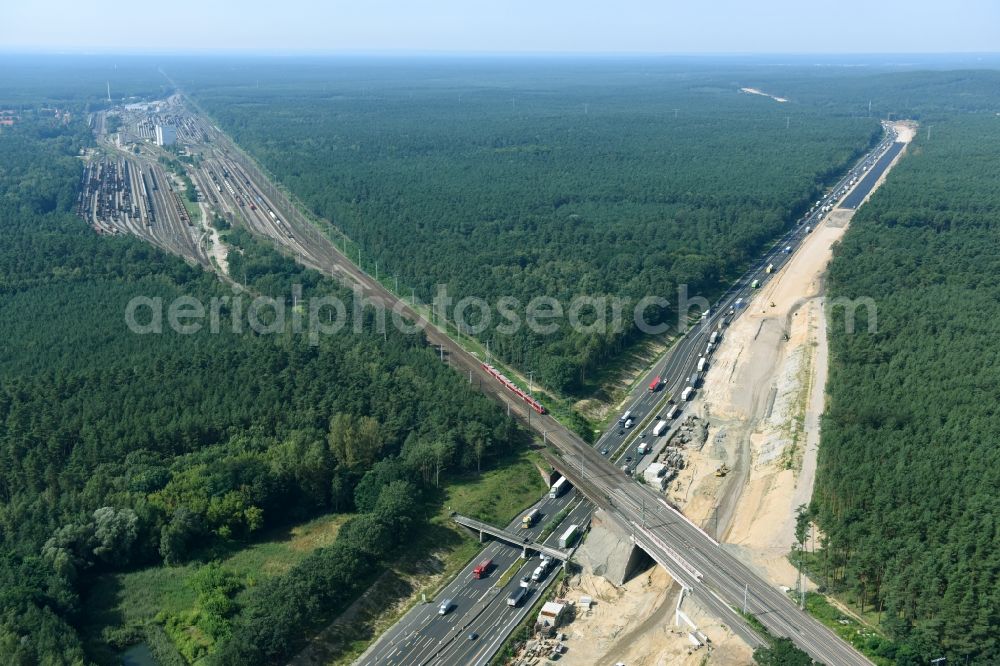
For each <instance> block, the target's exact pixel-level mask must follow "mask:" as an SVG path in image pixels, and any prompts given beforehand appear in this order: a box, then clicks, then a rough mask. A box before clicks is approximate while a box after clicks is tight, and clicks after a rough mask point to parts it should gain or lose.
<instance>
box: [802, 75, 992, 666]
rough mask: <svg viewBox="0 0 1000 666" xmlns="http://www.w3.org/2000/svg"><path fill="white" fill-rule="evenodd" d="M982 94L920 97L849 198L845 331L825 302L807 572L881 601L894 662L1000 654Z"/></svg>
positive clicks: (842, 275) (836, 265)
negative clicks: (910, 129)
mask: <svg viewBox="0 0 1000 666" xmlns="http://www.w3.org/2000/svg"><path fill="white" fill-rule="evenodd" d="M980 78H981V77H980ZM989 78H992V79H993V80H994V81H995V80H996V76H995V75H989ZM970 97H973V98H974V97H975V96H971V95H970ZM993 100H994V106H993V109H994V110H993V111H992V112H990V113H989V114H976V115H972V114H965V115H958V114H952V115H949V114H948V113H947V112H946V111H949V110H950V108H951V105H950V104H949V103H947V102H945V103H944V104H943V107H944V108H943V109H938V110H934V109H930V110H928V111H927V113H928V114H932V115H933V117H934V119H935V121H934V124H933V127H932V128H927V127H924V128H923V129H922V131H921V133H920V135H919V137H918V139H917V141H916V142H915V144H913V145H912V146H911V148H910V152H909V154H908V155H907V156H906V157H905V159H904V160H903V161H902V162H901V163H900V164H899V166H898V167H897V168H896V169H895V170H894V171H893V173H892V177H891V178H889V180H888V181H887V182H886V184H885V185H884V186H883V187H882V189H880V190H879V191H878V192H877V194H876V195H875V196H874V198H873V199H872V200H871V202H870V203H868V204H867V205H866V206H864V207H863V208H862V209H861V210H860V211H859V213H858V214H857V215H856V217H855V218H854V221H853V223H852V226H851V229H850V230H849V231H848V233H847V234H846V236H845V237H844V239H843V242H842V244H841V246H840V247H839V248H838V250H837V252H836V254H835V258H834V261H833V264H832V268H831V272H830V295H831V297H834V298H837V297H847V298H850V299H861V298H870V299H873V300H874V303H875V305H876V309H875V311H874V312H869V311H868V309H867V308H865V307H860V308H858V310H857V314H858V321H857V322H856V328H855V330H854V332H848V331H847V329H846V328H845V316H846V311H845V310H844V309H841V308H837V309H835V310H834V311H833V312H834V318H833V320H832V321H831V329H830V331H831V359H832V360H831V374H830V379H829V383H828V387H829V392H830V396H831V397H830V403H829V409H828V411H827V413H826V415H825V417H824V420H823V438H822V443H821V446H820V448H819V469H818V474H817V481H816V489H815V496H814V507H813V512H814V514H815V516H816V518H817V521H818V523H819V526H820V528H821V529H822V531H823V533H824V535H825V537H824V546H825V547H824V548H823V550H822V552H821V553H819V554H818V555H817V557H816V558H815V561H814V562H813V564H812V568H814V569H815V571H814V572H811V573H814V574H815V575H817V576H818V577H819V578H820V579H821V580H825V581H826V582H827V584H828V585H829V586H830V587H831V588H832V589H834V590H840V591H843V592H845V593H846V594H847V595H848V596H849V597H850V598H851V599H853V600H854V601H855V602H856V603H857V604H858V605H859V606H860V607H861V608H862V609H863V610H865V611H868V610H872V611H874V612H875V615H876V617H880V618H881V622H882V625H883V627H884V628H885V629H886V630H887V631H888V632H889V634H890V635H891V636H892V637H893V638H895V639H897V642H898V645H897V646H895V647H891V648H889V647H888V646H887V648H888V649H889V652H888V653H887V655H886V656H889V657H891V658H893V659H894V660H895V662H896V663H900V664H925V663H928V660H929V659H930V658H934V657H939V656H946V657H947V658H948V663H957V664H965V663H970V664H996V663H998V662H1000V643H998V636H1000V615H998V613H1000V610H998V609H1000V579H998V577H1000V548H998V543H1000V541H998V534H997V516H998V515H1000V447H998V442H1000V412H998V410H997V404H998V402H1000V354H998V350H997V346H996V340H997V339H998V337H1000V287H998V286H997V275H1000V262H998V260H997V257H998V256H1000V255H998V248H1000V190H998V188H997V183H1000V161H998V160H997V155H1000V116H998V114H997V113H996V110H998V109H1000V97H997V96H996V88H995V87H994V89H993ZM926 106H928V107H930V106H931V105H930V104H927V105H926ZM928 129H932V130H933V131H932V132H931V134H930V137H929V138H928ZM872 318H874V319H872ZM869 323H872V325H873V327H874V330H873V331H870V330H869V328H868V325H869Z"/></svg>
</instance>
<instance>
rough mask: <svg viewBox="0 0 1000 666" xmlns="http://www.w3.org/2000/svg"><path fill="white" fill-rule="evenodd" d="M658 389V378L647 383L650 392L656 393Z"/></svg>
mask: <svg viewBox="0 0 1000 666" xmlns="http://www.w3.org/2000/svg"><path fill="white" fill-rule="evenodd" d="M659 389H660V378H659V377H654V378H653V381H651V382H649V390H650V391H658V390H659Z"/></svg>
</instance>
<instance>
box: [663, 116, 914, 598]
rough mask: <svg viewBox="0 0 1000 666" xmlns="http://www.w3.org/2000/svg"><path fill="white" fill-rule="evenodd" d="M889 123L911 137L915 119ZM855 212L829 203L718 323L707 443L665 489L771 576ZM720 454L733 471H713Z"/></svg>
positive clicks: (782, 558) (817, 397)
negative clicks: (832, 280) (831, 278)
mask: <svg viewBox="0 0 1000 666" xmlns="http://www.w3.org/2000/svg"><path fill="white" fill-rule="evenodd" d="M896 128H897V131H898V132H899V140H900V141H904V142H909V141H910V140H912V138H913V136H914V132H915V127H914V126H913V125H911V124H902V123H900V124H898V125H897V126H896ZM901 156H902V154H901ZM898 159H899V158H897V160H898ZM886 173H888V171H887V172H886ZM884 179H885V175H883V177H882V178H881V179H880V180H879V182H878V184H877V185H876V188H877V187H878V186H879V185H881V183H882V182H884ZM853 215H854V211H851V210H844V209H834V210H833V211H831V213H830V214H829V215H827V217H826V218H825V219H824V220H823V222H822V223H821V224H820V225H818V226H817V228H816V229H815V230H814V231H813V232H812V233H811V234H809V237H808V238H807V240H805V241H804V242H803V244H802V247H801V248H800V249H799V250H798V251H797V252H796V254H795V255H794V257H792V259H791V261H790V262H789V263H788V264H787V265H786V266H785V267H784V268H783V269H782V270H781V271H780V272H779V273H778V275H777V276H776V277H775V278H774V279H773V280H771V281H769V282H768V283H767V284H766V285H765V286H764V288H763V289H761V291H760V292H759V293H758V294H757V295H756V296H755V298H754V299H753V300H752V301H751V302H750V304H749V305H748V306H747V312H746V313H745V314H744V315H743V316H741V317H739V318H738V319H737V320H736V321H735V322H734V323H733V325H732V327H731V328H730V329H729V330H728V331H727V332H726V334H725V337H724V338H723V342H722V343H721V345H720V347H719V350H718V352H717V353H716V355H715V357H714V359H713V363H712V367H711V369H710V371H709V372H708V373H707V375H706V378H705V390H704V391H703V392H702V396H703V398H702V402H701V404H700V405H699V407H700V410H701V413H702V415H703V416H705V417H707V419H708V422H709V439H708V444H706V446H705V448H704V449H703V451H702V452H701V454H700V456H698V458H699V459H697V460H694V459H693V460H692V463H694V464H692V465H690V466H689V468H688V469H687V470H685V471H684V474H683V475H681V477H680V478H679V479H678V481H677V482H675V485H674V487H673V488H672V491H673V492H672V494H673V499H674V500H675V501H678V502H680V503H682V505H684V507H685V513H686V514H687V515H688V516H689V517H690V518H691V519H692V520H695V521H696V522H699V523H700V524H702V525H703V526H704V527H705V529H706V530H708V531H709V532H710V533H713V534H717V535H718V536H719V537H720V539H721V540H724V541H725V542H727V543H729V544H731V545H732V546H733V548H734V550H735V551H736V552H737V553H738V554H739V555H741V556H742V558H743V559H744V560H745V561H746V562H747V563H748V564H750V565H752V566H753V567H754V568H756V569H757V570H758V571H759V572H760V573H762V574H763V575H765V576H766V577H767V578H768V579H769V580H771V581H772V582H773V583H775V584H776V585H787V586H789V587H793V586H794V585H795V581H796V574H795V571H794V569H793V568H792V566H791V565H790V564H789V563H788V561H787V559H786V555H787V553H788V551H789V550H790V548H791V545H792V542H793V541H794V526H795V510H796V508H797V507H798V506H800V505H802V504H808V502H809V501H810V498H811V497H812V489H813V482H814V480H815V474H816V451H817V448H818V446H819V438H820V416H821V415H822V412H823V407H824V402H825V387H826V377H827V364H828V358H827V354H828V347H827V330H826V313H825V311H824V300H823V298H822V295H823V278H824V276H825V274H826V269H827V266H828V264H829V262H830V259H831V257H832V250H833V246H834V244H835V243H837V242H838V241H839V240H840V239H841V238H842V237H843V235H844V232H845V231H846V230H847V227H848V225H849V223H850V221H851V218H852V217H853ZM723 462H725V463H726V464H727V465H728V466H729V467H730V468H731V470H732V471H731V472H730V473H729V474H728V475H727V476H726V477H724V478H719V477H717V476H715V470H716V468H717V467H718V465H719V464H721V463H723Z"/></svg>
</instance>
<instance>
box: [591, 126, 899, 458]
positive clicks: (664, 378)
mask: <svg viewBox="0 0 1000 666" xmlns="http://www.w3.org/2000/svg"><path fill="white" fill-rule="evenodd" d="M884 127H885V132H886V135H885V137H884V138H883V139H882V141H881V142H880V143H879V144H878V145H877V146H876V147H875V149H873V150H872V151H870V152H869V153H868V154H867V155H866V157H865V158H864V159H863V160H861V161H860V162H858V163H857V164H856V165H855V166H854V167H853V168H852V169H850V170H849V171H848V172H847V173H846V174H845V175H844V176H843V177H842V178H841V179H840V181H838V182H837V184H836V185H835V186H834V187H833V188H831V190H830V192H829V193H828V194H827V195H826V196H824V197H823V198H821V199H819V200H817V201H816V202H815V203H814V204H813V205H812V206H811V207H810V208H809V210H808V211H807V212H806V214H805V215H804V216H803V217H802V218H800V219H799V220H798V221H797V222H796V223H795V226H793V227H792V229H791V230H789V231H788V232H787V233H786V234H785V235H784V236H783V237H782V238H781V239H779V240H778V241H777V242H776V243H775V244H774V246H773V247H772V249H771V250H770V251H769V252H768V253H767V254H766V255H765V257H764V258H763V259H762V260H761V261H760V262H758V263H756V264H755V265H754V266H753V267H752V268H751V269H750V270H749V271H747V272H746V273H745V274H744V275H743V276H742V277H741V278H740V279H739V280H737V281H736V282H735V283H734V284H733V285H732V286H731V287H730V288H729V290H727V291H726V293H725V294H723V296H722V297H721V298H720V299H719V301H718V302H717V303H716V305H715V306H714V307H712V308H710V309H709V310H707V311H705V312H703V313H702V316H701V321H700V322H699V323H698V325H697V326H696V327H695V328H694V329H693V330H691V331H689V332H688V334H687V335H685V336H683V337H682V338H681V339H680V340H678V342H677V344H676V345H675V346H674V348H673V349H671V350H670V351H668V352H667V354H666V355H665V358H664V359H663V360H662V361H661V362H660V363H657V364H656V365H655V366H654V368H653V370H652V371H651V372H650V374H649V375H648V376H647V382H646V383H645V385H646V387H647V390H645V391H642V392H641V393H640V394H639V395H638V396H637V397H635V398H634V399H633V401H632V403H631V404H630V405H629V406H628V408H627V409H626V411H625V412H624V413H623V414H622V415H621V417H620V418H619V419H618V423H617V425H616V426H615V427H612V428H610V429H609V430H608V431H607V432H605V434H604V435H603V436H602V437H601V438H600V439H599V440H598V442H597V444H596V446H597V448H598V449H599V450H600V452H601V453H602V454H603V455H605V456H608V457H611V458H612V459H614V460H615V461H616V463H617V464H619V465H620V468H621V470H622V472H623V473H625V474H628V475H631V474H633V473H634V472H635V471H636V468H637V466H638V463H639V461H640V460H641V459H642V457H643V456H645V455H647V454H649V453H651V452H653V451H654V449H655V443H654V442H656V441H657V440H659V439H661V438H665V437H667V436H669V435H670V434H671V432H672V429H671V427H670V426H671V424H673V423H674V422H676V420H677V417H679V416H680V415H681V413H682V412H683V410H684V405H685V404H686V403H688V402H690V401H691V400H692V399H693V398H694V397H695V395H696V393H697V390H698V388H699V387H700V385H701V382H702V380H703V378H704V375H705V372H706V371H707V370H708V369H709V367H710V361H711V356H712V354H713V352H714V351H715V350H716V347H717V345H718V343H719V341H720V340H721V337H722V334H723V331H724V329H725V328H726V327H727V326H729V324H730V323H731V322H732V321H733V319H734V318H735V317H736V316H738V315H739V314H740V312H741V311H742V310H743V309H744V308H745V307H746V305H747V303H748V302H749V300H750V297H751V295H752V293H753V292H754V291H756V290H757V289H759V288H760V287H761V286H762V285H763V284H764V283H765V282H766V281H767V280H768V279H769V278H770V277H771V276H772V275H773V274H775V273H776V272H777V271H778V269H780V268H781V266H783V265H784V264H785V263H786V262H787V261H788V259H789V258H790V257H791V255H792V254H793V253H794V252H795V250H796V249H797V248H798V246H799V244H800V243H801V242H802V240H803V239H804V238H805V236H806V235H807V234H809V233H810V232H811V231H812V230H813V229H814V228H815V227H816V226H817V225H818V224H819V223H820V222H821V221H822V220H823V218H824V217H825V216H826V215H827V214H828V213H829V212H830V211H832V210H833V209H834V208H836V207H837V205H838V202H840V201H842V200H844V199H845V197H847V196H848V195H849V194H850V195H851V196H852V198H858V199H859V200H860V199H861V198H864V196H865V195H866V194H867V192H868V191H870V190H871V188H872V187H873V186H874V184H875V182H876V181H877V180H878V176H880V175H881V173H882V171H884V170H885V168H886V167H888V164H889V162H891V159H892V158H893V157H895V155H896V154H897V153H898V149H899V145H900V144H896V143H895V138H896V133H895V131H894V130H893V129H892V127H891V126H889V125H888V124H887V125H885V126H884ZM866 175H867V176H868V178H865V176H866ZM855 187H858V188H859V189H857V190H854V188H855ZM852 190H854V191H852ZM670 377H672V378H673V379H672V380H669V379H668V378H670ZM664 391H666V392H667V396H668V397H667V400H666V402H665V404H663V403H664V401H663V397H665V396H663V395H660V394H661V393H663V392H664ZM675 396H679V400H675ZM654 412H656V413H655V414H654V416H653V418H652V419H649V425H646V424H645V422H646V420H647V417H648V416H649V415H650V414H653V413H654ZM650 425H651V426H652V430H650V428H649V426H650ZM637 426H645V427H642V428H641V429H639V430H637V429H636V427H637ZM635 432H639V433H640V434H639V435H637V436H636V435H634V433H635ZM650 432H652V433H653V434H652V437H653V439H648V437H649V433H650ZM630 440H631V442H630ZM629 442H630V443H629ZM627 443H628V444H627Z"/></svg>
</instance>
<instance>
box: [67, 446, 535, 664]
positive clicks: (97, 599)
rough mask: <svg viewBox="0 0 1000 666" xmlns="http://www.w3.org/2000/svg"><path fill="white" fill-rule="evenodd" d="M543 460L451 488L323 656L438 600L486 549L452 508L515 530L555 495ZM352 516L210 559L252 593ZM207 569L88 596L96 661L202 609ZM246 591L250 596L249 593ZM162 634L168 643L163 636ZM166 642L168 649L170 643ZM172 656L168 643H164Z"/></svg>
mask: <svg viewBox="0 0 1000 666" xmlns="http://www.w3.org/2000/svg"><path fill="white" fill-rule="evenodd" d="M536 460H537V457H536V456H535V455H534V454H533V453H531V452H529V451H521V452H519V453H517V454H513V455H511V456H510V457H509V458H507V459H505V460H503V461H502V462H501V463H500V464H499V465H498V466H497V467H496V468H494V469H491V470H489V471H486V472H483V473H482V474H481V475H475V474H471V475H468V476H464V477H460V478H458V479H455V480H452V481H450V482H449V483H448V484H447V485H446V486H445V487H444V488H442V492H441V497H440V507H441V508H440V511H439V512H438V513H437V514H436V515H434V516H433V517H432V518H431V519H430V521H429V524H428V526H427V528H426V529H424V530H422V531H421V533H420V536H419V537H418V538H417V539H415V540H414V541H412V542H410V543H409V544H407V547H406V549H405V553H401V554H400V557H399V558H398V559H397V560H396V561H394V562H392V563H391V564H390V566H389V567H388V568H387V570H386V572H385V574H384V575H383V576H382V577H380V578H379V580H378V581H377V582H376V584H375V585H374V586H373V587H372V589H371V590H369V592H367V593H366V594H365V595H364V596H363V597H362V598H361V599H359V600H358V601H357V602H356V603H355V607H354V608H352V609H351V611H350V612H349V613H345V614H344V615H345V617H344V618H342V619H339V620H338V621H337V622H335V623H334V625H332V626H331V630H330V631H329V632H328V633H329V636H327V639H328V642H329V646H328V649H325V650H324V651H323V652H324V654H325V656H326V657H328V659H329V661H330V662H337V663H341V662H344V663H347V662H349V661H351V660H352V659H353V658H354V657H356V656H357V655H358V654H360V653H361V652H363V651H364V649H365V648H366V647H367V646H368V645H369V644H370V642H371V641H372V640H373V639H374V638H375V637H377V636H378V634H379V633H381V631H383V630H384V629H385V628H386V627H388V626H390V625H391V624H392V623H393V622H395V620H396V619H397V618H398V617H400V616H401V615H402V614H403V613H405V612H406V610H408V609H409V608H410V607H412V606H413V605H414V604H415V603H418V602H419V600H420V598H421V595H426V596H427V597H428V598H431V599H432V598H433V597H434V595H435V594H436V592H437V590H438V589H440V588H441V587H442V586H443V585H445V584H446V583H447V581H449V580H450V579H451V578H453V577H454V576H455V574H457V573H458V572H459V571H460V570H461V569H462V567H464V566H465V564H466V563H467V562H469V560H471V559H472V558H473V557H474V556H475V555H476V553H478V552H479V550H480V547H481V546H480V544H479V543H478V542H477V541H476V540H475V539H472V538H471V537H470V536H469V535H468V534H467V533H466V532H465V531H464V530H462V529H461V528H459V527H457V526H456V525H455V524H454V523H453V522H452V521H451V518H450V513H451V511H458V512H460V513H463V514H466V515H470V516H474V517H476V518H479V519H481V520H485V521H489V522H492V523H496V524H500V525H506V524H507V522H509V521H510V520H511V519H512V518H514V517H515V516H516V515H518V514H519V513H520V512H521V511H523V510H524V508H525V507H526V506H528V505H530V504H532V503H533V502H535V501H536V500H537V499H538V498H539V497H541V495H542V494H543V493H544V492H545V489H546V488H547V485H546V484H545V482H544V481H543V479H542V476H541V474H540V473H539V471H538V469H537V467H536V466H535V463H536ZM348 518H350V514H328V515H324V516H320V517H318V518H315V519H313V520H310V521H308V522H306V523H302V524H300V525H296V526H293V527H286V528H281V529H276V530H272V531H270V532H268V533H266V534H264V535H262V537H261V539H260V540H259V541H257V542H256V543H253V544H250V545H248V546H246V547H244V548H239V549H230V550H222V551H219V552H217V553H214V554H213V555H212V556H208V557H207V558H206V559H212V560H214V561H217V562H219V564H220V565H221V566H222V567H223V568H225V569H227V570H229V571H232V572H234V573H235V574H237V575H238V576H240V577H241V578H242V579H243V581H244V584H245V585H246V587H248V588H249V587H252V586H253V585H255V584H257V583H260V582H261V581H262V580H265V579H267V578H270V577H273V576H279V575H281V574H283V573H285V572H286V571H288V570H289V569H290V568H291V567H293V566H294V565H295V564H297V563H298V562H300V561H301V560H302V559H303V558H305V557H306V556H307V555H308V554H309V553H311V552H312V551H314V550H315V549H317V548H322V547H324V546H328V545H330V544H332V543H333V542H334V540H335V539H336V538H337V532H338V531H339V529H340V527H341V525H343V523H344V522H345V521H346V520H347V519H348ZM203 565H204V562H193V563H189V564H186V565H184V566H177V567H150V568H147V569H141V570H137V571H132V572H128V573H120V574H109V575H105V576H100V577H98V578H97V579H96V580H95V581H94V583H93V585H91V587H90V589H89V590H87V591H86V593H85V596H84V614H83V616H84V618H85V620H84V623H83V626H82V627H81V631H82V634H83V636H84V637H85V640H86V642H87V646H88V651H89V653H90V656H91V658H92V659H93V660H94V661H95V662H97V663H98V664H108V665H111V664H115V665H117V664H119V663H120V661H119V656H118V655H119V650H118V649H117V648H116V647H113V646H111V645H109V644H108V641H109V639H110V640H112V642H114V643H118V644H122V643H129V642H134V641H135V640H143V639H144V637H145V636H147V635H149V630H150V627H151V626H153V619H154V617H155V616H156V615H157V613H159V612H161V611H163V612H165V613H167V614H178V613H182V612H184V611H186V610H189V609H191V608H192V606H193V605H194V603H195V597H196V594H195V592H194V590H193V589H191V587H190V586H189V585H188V580H189V579H190V577H191V576H192V575H193V574H194V573H195V572H196V571H197V570H198V569H199V568H201V567H202V566H203ZM241 594H245V592H243V593H241ZM154 634H155V635H159V636H161V637H162V632H158V633H156V632H155V628H154ZM159 642H161V643H163V642H165V638H164V639H163V640H162V641H159ZM159 647H160V649H161V650H162V649H163V647H164V646H162V645H161V646H159Z"/></svg>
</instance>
